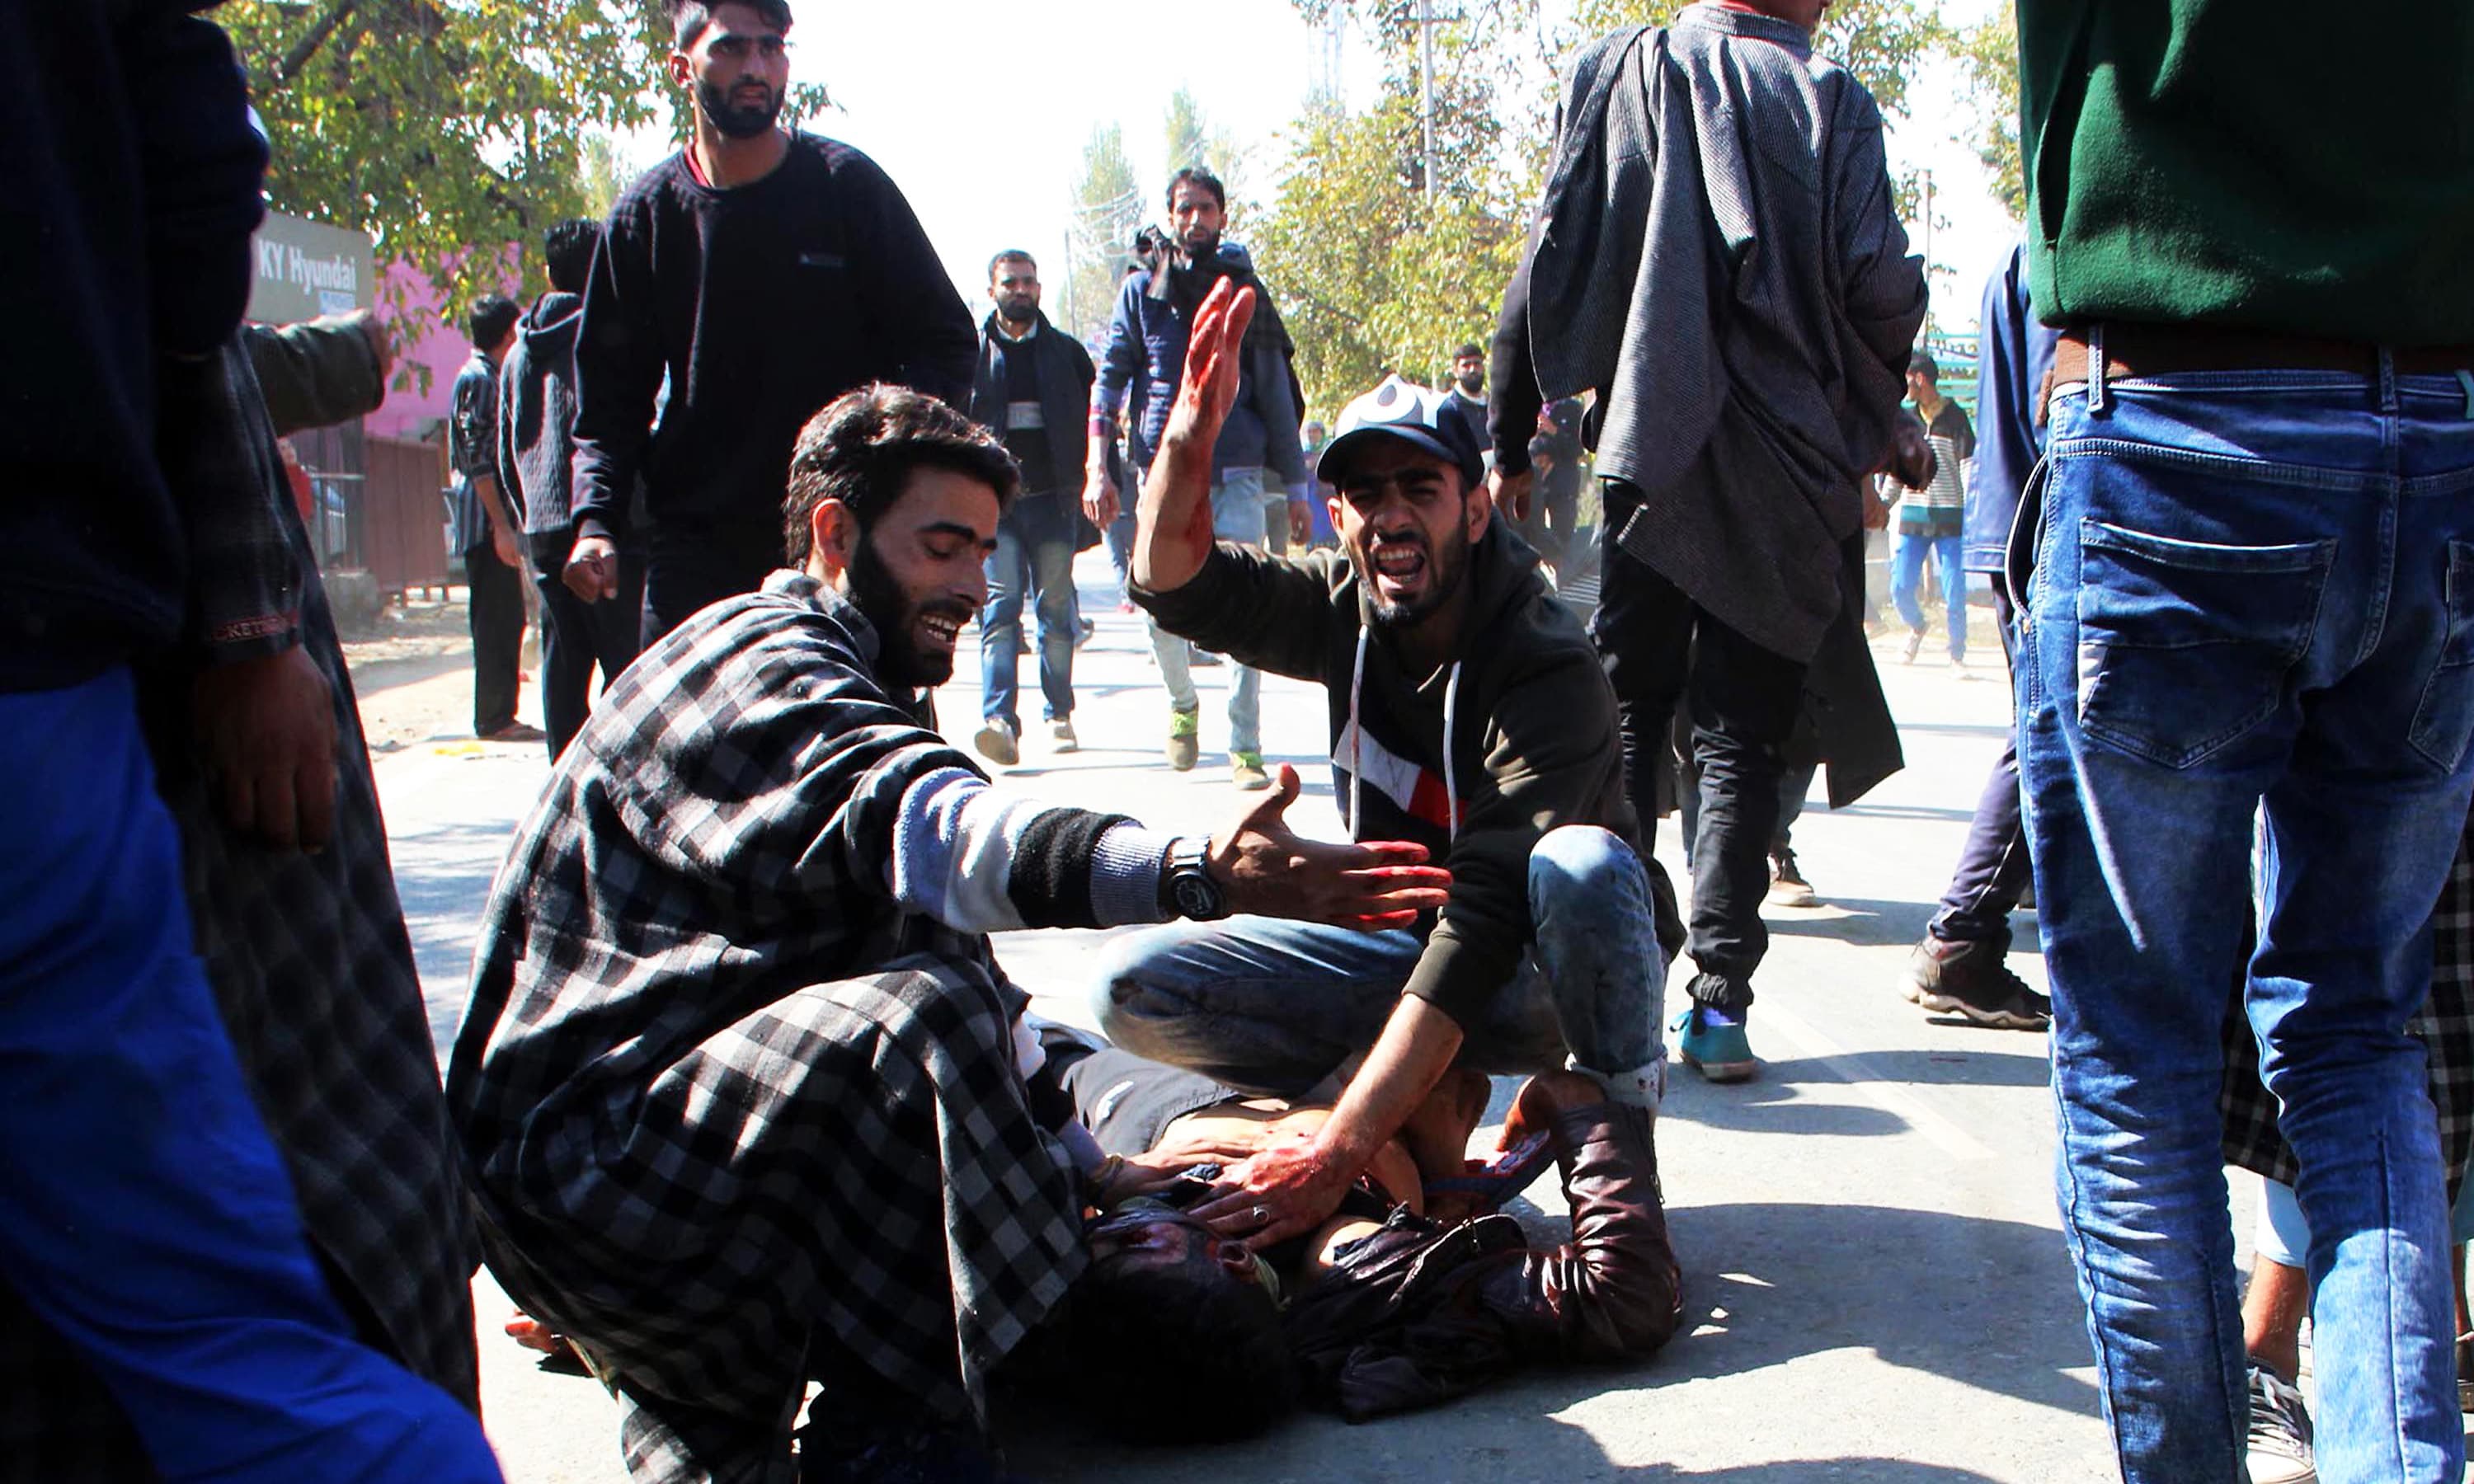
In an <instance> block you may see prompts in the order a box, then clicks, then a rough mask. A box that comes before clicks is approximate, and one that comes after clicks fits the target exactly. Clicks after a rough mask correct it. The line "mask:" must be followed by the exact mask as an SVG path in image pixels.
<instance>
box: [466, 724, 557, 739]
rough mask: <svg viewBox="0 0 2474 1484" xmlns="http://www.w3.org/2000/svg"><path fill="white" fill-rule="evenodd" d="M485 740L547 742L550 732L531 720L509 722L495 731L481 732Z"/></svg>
mask: <svg viewBox="0 0 2474 1484" xmlns="http://www.w3.org/2000/svg"><path fill="white" fill-rule="evenodd" d="M479 736H480V738H481V740H482V741H484V742H546V741H548V740H549V733H548V732H546V731H544V730H541V729H540V728H539V727H536V726H534V725H532V724H531V723H529V722H509V723H507V724H506V725H505V726H503V727H500V728H498V729H497V730H495V731H484V732H481V733H479Z"/></svg>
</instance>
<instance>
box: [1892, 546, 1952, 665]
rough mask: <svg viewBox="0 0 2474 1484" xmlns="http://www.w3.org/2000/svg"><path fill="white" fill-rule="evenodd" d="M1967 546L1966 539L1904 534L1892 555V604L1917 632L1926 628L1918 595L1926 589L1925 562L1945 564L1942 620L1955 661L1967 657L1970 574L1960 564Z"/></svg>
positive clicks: (1942, 569)
mask: <svg viewBox="0 0 2474 1484" xmlns="http://www.w3.org/2000/svg"><path fill="white" fill-rule="evenodd" d="M1966 544H1967V542H1966V539H1965V538H1963V537H1958V536H1910V535H1908V534H1907V533H1906V532H1904V531H1902V532H1900V533H1899V540H1898V544H1897V545H1896V546H1895V547H1893V548H1892V550H1891V552H1890V601H1891V602H1892V603H1894V604H1896V605H1897V606H1898V610H1899V617H1900V618H1901V619H1902V620H1903V621H1904V623H1905V624H1906V626H1907V627H1908V628H1910V629H1914V630H1919V631H1921V630H1922V629H1923V628H1924V626H1925V610H1924V605H1923V604H1922V603H1920V602H1919V601H1917V596H1916V595H1917V593H1918V592H1920V591H1921V590H1922V589H1923V587H1924V584H1925V562H1926V560H1927V559H1928V558H1929V559H1931V560H1932V561H1934V562H1939V563H1940V564H1941V606H1942V619H1943V622H1944V623H1945V624H1947V625H1948V626H1949V629H1950V658H1953V659H1960V658H1966V655H1967V573H1966V571H1965V570H1964V569H1963V568H1964V563H1963V562H1961V561H1960V558H1961V556H1962V554H1963V551H1964V548H1965V546H1966Z"/></svg>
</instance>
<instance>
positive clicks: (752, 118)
mask: <svg viewBox="0 0 2474 1484" xmlns="http://www.w3.org/2000/svg"><path fill="white" fill-rule="evenodd" d="M670 13H671V17H672V23H673V36H674V37H675V42H676V46H677V50H676V51H674V52H673V53H672V54H671V56H670V81H671V82H672V83H674V84H677V85H678V86H681V87H684V88H687V89H688V90H689V91H690V92H691V95H692V96H693V97H694V99H695V132H694V133H693V134H692V136H691V138H690V139H689V141H688V144H687V147H686V148H684V149H682V150H680V151H679V153H677V154H676V155H673V156H670V157H669V158H668V159H666V160H664V161H662V163H660V164H658V165H656V166H654V167H653V168H652V169H651V170H649V171H647V172H645V174H644V175H643V177H642V178H640V179H639V180H637V181H636V183H635V184H633V185H631V186H629V187H628V188H627V191H626V193H625V194H624V195H622V196H620V197H619V199H618V205H617V206H615V207H614V208H612V211H611V215H610V223H609V227H608V229H607V231H606V233H605V234H604V236H603V239H602V245H601V251H600V252H599V253H598V255H596V256H595V257H594V263H593V278H592V282H591V284H590V285H589V286H588V287H587V288H586V290H585V294H584V326H583V332H582V335H581V338H580V339H579V340H578V342H577V345H576V355H575V359H576V375H577V394H578V407H577V412H576V420H575V443H576V447H575V489H574V507H573V508H574V515H575V533H576V539H575V549H574V551H573V552H572V553H571V554H570V556H569V558H568V564H567V580H568V585H569V586H570V587H572V588H574V589H575V590H576V591H577V592H578V593H579V594H581V595H583V596H584V597H585V598H586V599H587V601H610V600H613V599H615V598H616V597H617V595H618V546H619V539H620V538H621V537H622V536H624V535H625V534H626V531H627V524H628V509H627V502H628V498H629V493H630V491H632V490H633V488H634V487H635V483H636V481H637V479H638V478H639V477H640V476H641V477H642V478H643V481H644V494H645V508H646V510H647V512H648V513H649V523H650V526H651V530H650V531H649V533H648V542H647V544H648V566H647V570H646V577H645V587H644V611H643V639H644V642H645V643H647V644H649V643H651V642H652V641H653V640H654V639H656V638H658V637H660V636H661V635H662V634H667V633H668V632H669V631H670V630H671V629H673V628H675V627H677V625H678V624H679V622H680V621H681V620H683V619H685V618H686V617H687V616H688V615H689V614H691V613H693V612H694V611H695V610H698V609H700V608H703V607H704V606H705V605H707V604H709V603H713V602H716V601H718V600H720V599H722V598H727V597H734V596H737V595H738V594H740V593H745V592H753V591H755V590H756V587H757V586H758V585H759V584H761V583H762V582H763V581H764V575H765V574H766V573H767V572H769V571H771V570H772V569H773V568H775V567H777V566H779V565H780V564H781V562H782V509H781V507H782V486H783V481H784V480H785V478H787V477H788V468H789V464H790V446H791V444H792V443H793V442H795V441H796V439H797V437H798V432H799V428H800V425H801V424H802V423H804V422H806V421H807V419H809V418H810V417H812V416H813V415H814V413H815V412H816V410H817V409H818V408H820V407H823V406H824V405H826V404H827V403H829V402H831V401H833V400H834V399H835V398H837V397H838V396H840V395H842V394H843V393H845V392H848V391H850V390H852V389H853V388H856V387H860V386H863V385H865V384H867V383H869V382H872V381H887V382H898V383H901V384H904V385H907V386H910V387H915V388H917V389H918V390H920V391H922V392H926V393H928V394H930V395H934V396H937V397H941V398H943V399H944V400H946V401H948V402H953V403H955V404H957V405H959V404H960V403H961V402H962V400H963V398H964V397H965V396H966V395H968V394H969V392H970V386H971V368H972V365H973V362H974V360H975V358H976V356H977V353H978V349H979V337H978V335H977V334H976V333H975V332H974V330H973V328H972V324H971V319H970V314H969V312H968V311H966V310H965V309H964V308H963V307H962V300H961V298H960V296H959V295H958V294H956V293H955V292H954V286H953V284H952V282H951V281H949V280H948V279H947V278H946V276H945V273H944V271H943V269H942V268H940V267H939V266H938V263H937V259H936V253H935V251H934V249H932V248H931V247H930V246H929V245H928V237H927V234H926V233H925V232H924V231H922V230H921V229H920V227H919V221H918V218H916V217H915V216H913V215H912V214H911V211H910V203H908V202H906V201H904V200H903V198H902V193H901V191H900V190H898V189H897V188H896V187H895V186H894V184H893V182H892V181H891V180H888V179H887V178H886V177H885V172H884V171H882V170H880V169H879V168H877V165H876V163H875V162H874V161H872V160H870V159H869V158H867V156H863V155H861V154H860V153H859V152H858V151H857V150H854V149H851V148H850V147H849V146H847V145H843V144H838V143H837V142H835V141H833V140H830V139H824V138H819V137H817V136H816V135H813V134H808V133H800V132H793V131H788V130H785V129H782V128H780V127H779V126H778V125H777V124H776V123H775V122H774V121H775V118H776V116H777V115H778V114H779V113H780V112H781V108H782V99H783V95H784V92H785V90H786V89H787V88H788V84H789V77H790V64H789V58H788V53H787V52H786V51H785V49H784V46H785V43H784V40H783V37H784V35H785V34H786V33H788V31H789V29H790V8H789V6H788V5H787V4H785V3H783V0H724V3H720V4H710V3H706V0H675V3H673V4H672V5H671V6H670ZM666 372H667V375H668V377H669V398H668V401H667V404H666V406H665V407H664V409H663V411H662V415H661V423H660V426H658V427H656V426H654V423H653V402H654V397H655V395H657V393H658V392H659V391H660V388H661V385H662V378H663V375H664V374H665V373H666Z"/></svg>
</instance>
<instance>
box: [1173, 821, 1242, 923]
mask: <svg viewBox="0 0 2474 1484" xmlns="http://www.w3.org/2000/svg"><path fill="white" fill-rule="evenodd" d="M1210 860H1211V841H1210V840H1209V838H1207V837H1205V836H1202V835H1180V836H1178V837H1177V838H1176V840H1174V841H1171V842H1170V843H1169V848H1168V860H1167V861H1166V863H1165V864H1163V865H1162V866H1161V867H1160V905H1161V906H1162V907H1163V908H1165V909H1166V910H1168V911H1169V912H1172V913H1175V914H1176V916H1178V917H1181V918H1189V919H1191V920H1193V921H1195V922H1214V921H1217V920H1218V919H1221V918H1225V917H1226V916H1227V915H1228V897H1227V894H1226V893H1225V892H1223V891H1221V889H1220V883H1219V882H1217V881H1215V880H1213V879H1211V870H1210Z"/></svg>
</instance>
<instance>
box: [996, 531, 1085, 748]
mask: <svg viewBox="0 0 2474 1484" xmlns="http://www.w3.org/2000/svg"><path fill="white" fill-rule="evenodd" d="M1025 498H1028V499H1037V500H1047V501H1051V502H1054V501H1055V500H1058V499H1062V498H1064V496H1062V495H1054V494H1038V495H1029V496H1025ZM1020 504H1021V502H1020V501H1016V508H1015V509H1013V510H1009V511H1007V513H1006V516H1005V518H1004V519H1003V520H1000V521H998V522H997V549H996V550H995V551H993V552H991V553H989V554H988V564H987V573H988V601H987V605H986V606H985V607H983V608H982V609H981V610H980V714H981V715H982V716H983V717H986V718H987V719H989V720H991V721H993V720H996V719H997V718H1000V717H1002V718H1004V719H1005V720H1006V721H1007V723H1009V724H1010V725H1011V726H1012V727H1013V730H1014V732H1015V734H1016V735H1019V734H1020V733H1021V731H1022V716H1021V714H1020V713H1019V712H1018V711H1017V710H1016V709H1015V707H1014V693H1015V692H1016V691H1017V690H1019V689H1020V688H1021V685H1022V679H1021V676H1022V610H1023V598H1024V597H1025V596H1026V595H1029V596H1031V597H1032V598H1033V599H1035V601H1036V608H1037V613H1038V621H1039V696H1040V701H1041V711H1042V714H1043V715H1045V716H1046V717H1047V719H1048V720H1050V721H1062V720H1063V719H1065V718H1066V717H1069V716H1071V715H1073V714H1074V638H1075V634H1074V622H1075V617H1076V614H1075V611H1074V537H1073V527H1072V526H1071V525H1070V524H1066V523H1063V522H1058V521H1054V520H1038V519H1030V520H1026V519H1024V518H1022V517H1023V516H1024V515H1027V514H1030V513H1026V512H1024V511H1023V510H1022V509H1021V508H1020ZM1052 528H1053V529H1052Z"/></svg>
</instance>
